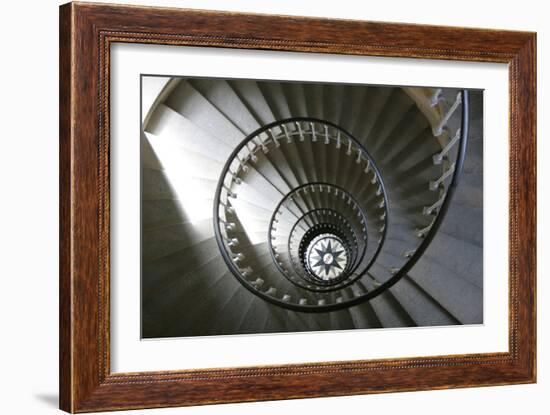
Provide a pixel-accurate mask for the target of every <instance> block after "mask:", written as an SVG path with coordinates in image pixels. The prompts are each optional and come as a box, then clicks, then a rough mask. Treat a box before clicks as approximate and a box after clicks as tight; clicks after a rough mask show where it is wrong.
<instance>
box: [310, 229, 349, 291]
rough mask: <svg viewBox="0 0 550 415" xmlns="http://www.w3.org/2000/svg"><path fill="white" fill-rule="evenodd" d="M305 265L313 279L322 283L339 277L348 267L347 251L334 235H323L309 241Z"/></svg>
mask: <svg viewBox="0 0 550 415" xmlns="http://www.w3.org/2000/svg"><path fill="white" fill-rule="evenodd" d="M306 255H307V265H308V268H309V271H310V272H311V273H312V274H313V276H314V277H316V278H319V279H322V280H324V281H327V280H333V279H335V278H338V277H340V275H342V273H343V272H344V271H345V270H346V268H347V265H348V250H347V248H346V247H345V246H344V243H343V242H342V240H341V239H340V238H338V237H337V236H336V235H332V234H323V235H319V236H317V237H316V238H314V239H313V241H311V243H310V244H309V247H308V249H307V254H306Z"/></svg>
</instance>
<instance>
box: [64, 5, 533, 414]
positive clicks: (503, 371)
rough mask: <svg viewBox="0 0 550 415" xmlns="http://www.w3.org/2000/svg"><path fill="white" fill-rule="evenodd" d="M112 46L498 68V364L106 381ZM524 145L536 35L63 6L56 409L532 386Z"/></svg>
mask: <svg viewBox="0 0 550 415" xmlns="http://www.w3.org/2000/svg"><path fill="white" fill-rule="evenodd" d="M335 32H337V33H338V36H334V33H335ZM119 42H120V43H141V44H156V45H187V46H208V47H218V48H236V49H263V50H280V51H300V52H311V53H332V54H347V55H368V56H381V57H406V58H422V59H445V60H454V61H476V62H498V63H506V64H508V65H509V88H510V89H509V91H510V96H509V106H510V118H509V122H510V137H509V144H510V153H509V161H510V189H509V201H510V235H509V255H510V270H509V287H510V292H509V311H510V315H509V351H508V352H506V353H483V354H467V355H452V356H435V357H422V358H394V359H383V360H365V361H344V362H333V363H331V362H322V363H313V362H308V363H303V364H288V365H282V366H264V367H246V368H239V367H235V368H229V369H200V368H197V369H193V370H185V371H176V370H174V371H167V372H145V373H111V371H110V334H109V330H110V323H109V321H110V320H109V312H110V311H109V304H110V303H109V301H110V291H109V270H110V251H109V249H110V248H109V240H110V234H109V231H110V222H109V206H110V205H109V197H110V195H109V169H110V166H109V148H110V144H109V125H110V124H109V123H110V114H109V91H110V89H109V88H110V85H109V70H110V46H111V45H113V44H114V43H119ZM535 139H536V35H535V34H534V33H527V32H512V31H501V30H498V31H497V30H485V29H467V28H456V27H439V26H426V25H409V24H394V23H377V22H363V21H348V20H328V19H318V18H303V17H288V16H269V15H253V14H239V13H226V12H211V11H197V10H183V9H168V8H151V7H133V6H115V5H105V4H86V3H70V4H66V5H63V6H61V8H60V407H61V409H63V410H65V411H68V412H91V411H105V410H120V409H137V408H153V407H171V406H183V405H199V404H208V403H224V402H244V401H261V400H272V399H291V398H306V397H318V396H342V395H354V394H366V393H378V392H398V391H412V390H426V389H444V388H456V387H472V386H488V385H506V384H516V383H532V382H535V380H536V315H535V311H536V305H535V300H536V293H535V289H536V279H535V277H536V276H535V272H536V271H535V269H536V266H535V261H536V211H535V205H536V171H535V169H536V159H535V157H536V154H535V151H536V143H535Z"/></svg>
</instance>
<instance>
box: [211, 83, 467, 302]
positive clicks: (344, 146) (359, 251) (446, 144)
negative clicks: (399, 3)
mask: <svg viewBox="0 0 550 415" xmlns="http://www.w3.org/2000/svg"><path fill="white" fill-rule="evenodd" d="M434 97H436V95H435V94H434ZM434 97H432V101H433V100H435V103H434V104H433V105H439V103H440V97H439V95H437V97H436V98H437V99H436V98H434ZM460 106H461V110H462V119H461V126H460V128H459V129H457V130H456V132H454V134H451V131H449V130H448V129H446V127H445V126H446V123H447V122H448V121H449V119H450V117H451V116H452V114H453V112H454V111H455V110H457V109H458V107H460ZM468 112H469V99H468V91H467V90H463V91H461V92H460V94H459V95H458V97H457V99H456V101H455V102H454V103H452V105H450V106H449V107H448V111H447V112H446V113H444V114H442V116H441V117H440V123H439V124H438V125H437V127H436V128H437V131H435V130H434V136H436V137H438V139H439V141H440V143H441V151H439V152H438V153H436V154H433V156H432V158H431V163H432V164H433V165H434V166H438V168H440V169H441V175H440V176H439V177H438V178H436V179H434V180H431V181H429V182H428V183H426V186H427V188H428V189H429V191H430V192H436V195H435V196H434V200H435V201H434V202H433V203H431V204H429V205H425V206H423V207H422V208H421V212H418V214H419V215H421V216H422V217H425V218H426V223H427V225H426V226H424V227H421V228H418V229H417V230H416V231H415V237H416V240H417V241H418V243H417V244H416V245H412V246H409V247H407V248H406V249H405V250H404V251H403V253H402V255H401V256H402V258H401V259H400V261H401V263H399V261H397V260H395V266H388V264H387V263H382V262H380V263H378V262H379V261H378V259H379V258H381V257H382V256H381V254H382V253H383V252H384V243H385V238H386V230H387V229H388V225H389V220H390V214H391V211H392V209H391V201H390V200H389V197H388V193H387V192H386V188H385V185H384V180H383V177H382V175H381V173H380V170H379V169H378V167H377V166H376V164H375V162H374V160H373V159H372V158H371V156H370V155H369V153H368V151H367V149H366V148H364V146H363V145H362V144H361V142H360V141H359V140H357V139H356V138H355V137H353V136H352V135H351V134H349V133H348V132H346V131H344V130H343V129H342V128H340V127H339V126H337V125H335V124H332V123H329V122H327V121H323V120H320V119H314V118H291V119H285V120H281V121H276V122H273V123H270V124H268V125H266V126H263V127H261V128H259V129H258V130H256V131H254V132H253V133H252V134H250V135H248V136H247V137H246V138H245V139H244V140H243V141H242V142H241V143H240V144H239V145H238V146H237V147H236V148H235V149H234V151H233V152H232V154H231V155H230V156H229V158H228V160H227V162H226V163H225V166H224V167H223V169H222V173H221V175H220V179H219V182H218V184H217V188H216V192H215V197H214V212H213V213H214V214H213V218H214V233H215V237H216V241H217V244H218V246H219V248H220V252H221V254H222V257H223V259H224V261H225V263H226V264H227V266H228V267H229V269H230V270H231V272H232V274H233V275H234V276H235V277H236V278H237V279H238V281H239V282H240V283H241V284H242V285H243V286H244V287H246V288H247V289H248V290H249V291H251V292H252V293H254V294H255V295H257V296H259V297H260V298H262V299H264V300H266V301H268V302H270V303H273V304H276V305H279V306H281V307H284V308H287V309H292V310H296V311H304V312H325V311H331V310H337V309H342V308H346V307H350V306H353V305H357V304H360V303H362V302H364V301H367V300H369V299H372V298H374V297H375V296H377V295H379V294H381V293H382V292H384V291H385V290H387V289H388V288H390V287H391V286H392V285H394V284H395V283H396V282H397V281H399V280H400V279H401V278H402V277H403V276H405V275H406V274H407V272H408V271H409V270H410V269H411V268H412V267H413V266H414V265H415V263H416V262H417V261H418V259H419V258H420V257H421V256H422V255H423V253H424V252H425V251H426V249H427V248H428V246H429V245H430V243H431V241H432V240H433V238H434V236H435V235H436V233H437V231H438V229H439V227H440V225H441V223H442V221H443V219H444V217H445V214H446V212H447V210H448V207H449V204H450V202H451V199H452V196H453V194H454V192H455V190H456V187H457V185H458V182H459V177H460V173H461V169H462V165H463V163H464V157H465V153H466V146H467V141H468V123H469V113H468ZM436 133H437V134H436ZM312 149H314V150H315V151H312ZM292 157H297V159H299V160H301V161H302V162H303V161H304V160H309V162H310V163H311V162H312V161H313V162H314V160H315V158H314V157H321V158H323V160H326V159H327V158H333V159H334V160H335V161H334V163H335V164H334V165H333V166H332V167H333V168H332V171H330V170H331V169H327V171H325V172H322V174H317V173H316V174H317V175H321V176H323V177H314V176H315V175H314V174H313V173H312V172H311V171H306V170H307V169H303V166H307V163H306V164H300V163H294V162H293V160H296V158H294V159H292ZM344 163H345V164H347V165H348V166H347V168H346V169H344V168H342V166H343V165H344ZM339 167H340V168H339ZM301 169H302V170H301ZM265 171H274V172H276V173H277V174H278V176H277V177H279V179H280V180H278V181H277V182H275V183H273V182H272V181H268V180H267V179H265V176H266V174H265ZM349 172H354V174H356V175H357V174H358V172H360V174H361V175H363V179H362V180H361V178H360V177H350V178H349V180H346V177H337V175H338V174H343V175H344V176H345V175H346V174H349ZM268 182H269V183H268ZM342 183H344V184H345V185H343V184H342ZM260 185H265V186H269V191H270V192H271V193H272V194H273V200H276V201H277V203H274V202H270V201H267V200H259V199H258V200H256V198H257V197H258V198H259V196H257V195H256V193H255V192H254V186H260ZM241 199H244V200H242V201H241ZM251 200H252V201H254V202H255V203H256V205H259V206H261V208H262V209H263V211H264V213H265V214H257V216H256V217H253V216H254V215H251V214H250V213H249V212H247V210H246V204H247V203H249V202H250V201H251ZM251 238H256V239H258V240H260V241H261V243H260V245H265V246H266V249H267V250H268V252H269V254H270V256H269V258H270V260H271V261H268V262H267V263H266V262H265V259H264V256H265V255H264V254H263V251H262V253H260V252H259V251H258V252H256V251H255V250H254V249H250V248H251V247H252V246H253V245H255V246H258V244H257V243H254V244H253V243H252V242H251V240H250V239H251ZM260 257H262V258H260ZM386 260H387V257H386ZM375 264H376V265H377V266H379V267H382V268H384V269H386V270H387V271H388V272H389V274H390V275H391V277H390V278H389V279H387V280H382V279H379V278H378V276H377V271H375V270H374V265H375ZM369 287H370V288H369Z"/></svg>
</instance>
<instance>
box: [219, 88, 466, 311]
mask: <svg viewBox="0 0 550 415" xmlns="http://www.w3.org/2000/svg"><path fill="white" fill-rule="evenodd" d="M295 121H315V122H319V123H323V124H327V125H331V126H332V127H334V128H336V129H338V130H340V131H342V132H344V133H345V134H346V135H347V138H348V139H350V140H353V141H354V142H355V143H356V144H357V145H359V146H360V147H361V148H363V146H362V145H361V144H360V143H359V142H358V141H357V140H356V139H355V138H354V137H352V136H351V135H350V134H347V133H346V132H345V131H344V130H342V129H341V128H340V127H338V126H336V125H334V124H332V123H328V122H326V121H322V120H317V119H312V118H293V119H288V120H283V121H276V122H273V123H270V124H268V125H266V126H264V127H262V128H260V129H258V130H256V131H255V132H254V133H252V134H251V135H249V136H248V137H247V138H245V139H244V140H243V141H242V142H241V143H240V144H239V146H237V148H236V149H235V150H234V151H233V152H232V154H231V155H230V157H229V159H228V161H227V162H226V164H225V166H224V168H223V170H222V171H223V172H224V173H223V174H222V176H221V177H220V181H219V183H218V186H217V189H216V194H215V198H214V233H215V237H216V240H217V242H218V245H219V246H220V248H221V249H220V251H221V254H222V257H223V258H224V261H225V262H226V264H227V265H228V267H229V269H230V270H231V271H232V273H233V274H234V275H235V276H236V277H237V278H238V280H239V281H240V282H241V283H242V284H243V286H244V287H245V288H247V289H248V290H250V291H252V292H253V293H254V294H256V295H258V296H259V297H261V298H263V299H264V300H266V301H268V302H270V303H273V304H277V305H279V306H282V307H284V308H288V309H291V310H295V311H302V312H326V311H333V310H338V309H342V308H347V307H350V306H353V305H357V304H360V303H362V302H364V301H367V300H369V299H371V298H373V297H375V296H377V295H378V294H380V293H382V292H383V291H385V290H387V289H388V288H390V287H391V286H393V285H394V284H395V283H397V282H398V281H399V280H400V279H401V278H402V277H403V276H405V275H406V274H407V273H408V272H409V270H410V269H411V268H412V267H413V266H414V265H415V264H416V262H417V261H418V260H419V258H420V257H421V256H422V255H423V253H424V252H425V251H426V249H427V248H428V246H429V245H430V243H431V242H432V240H433V238H434V237H435V235H436V233H437V231H438V229H439V227H440V226H441V223H442V222H443V219H444V217H445V214H446V213H447V210H448V208H449V206H450V203H451V200H452V197H453V195H454V192H455V191H456V187H457V185H458V183H459V177H460V173H461V171H462V166H463V164H464V158H465V154H466V148H467V141H468V133H469V95H468V91H467V90H463V91H462V126H461V137H460V145H459V150H458V154H457V160H456V164H455V170H454V173H453V175H452V179H451V183H450V184H449V186H448V188H447V191H446V194H445V196H444V200H443V202H442V204H441V206H440V207H439V209H438V213H437V215H436V217H435V219H434V221H433V223H432V225H431V227H430V229H429V230H428V232H427V234H426V235H425V236H424V239H423V240H422V242H421V243H420V245H419V246H418V247H417V248H416V250H415V251H414V253H413V254H412V255H411V256H410V258H409V260H408V261H407V262H406V263H405V264H404V265H403V266H402V267H401V268H400V269H399V270H398V271H397V272H396V273H395V275H393V277H391V278H390V279H389V280H388V281H386V282H384V283H382V284H381V285H380V286H378V287H377V288H375V289H374V290H372V291H369V292H367V293H364V294H362V295H361V296H358V297H356V298H352V299H347V300H345V301H341V302H336V303H332V304H316V305H309V304H293V303H291V302H285V301H282V300H280V299H278V298H274V297H272V296H270V295H268V294H266V293H264V292H262V291H260V290H257V289H255V287H254V286H253V285H252V284H251V283H250V282H249V281H247V280H246V279H245V278H244V277H243V276H242V275H241V274H240V271H239V269H238V268H237V267H236V265H235V264H234V263H233V261H232V260H231V258H230V257H229V254H228V252H227V251H226V249H225V245H224V242H223V238H222V234H221V229H220V223H219V216H218V215H219V205H220V196H221V190H222V186H223V183H224V180H225V175H226V174H227V172H228V171H229V167H230V165H231V164H232V163H233V161H234V158H235V157H236V156H237V155H238V153H239V152H240V151H241V150H242V148H243V147H244V146H245V145H247V143H248V141H249V140H251V139H252V138H254V137H256V136H258V135H259V134H261V133H263V132H265V131H267V130H269V129H271V128H274V127H276V126H277V125H281V124H282V123H284V122H295ZM264 144H265V143H264ZM363 151H364V153H365V155H366V156H367V157H368V160H369V161H370V163H371V166H372V169H373V171H374V172H375V175H377V176H378V178H379V183H380V186H381V188H382V192H383V195H384V199H385V201H386V202H385V206H386V215H385V221H386V226H385V228H384V235H383V237H384V238H385V233H386V229H387V222H388V216H389V210H390V209H389V205H388V201H387V193H386V189H385V187H384V183H383V180H382V177H381V175H380V173H379V171H378V169H377V167H376V165H375V164H374V162H373V160H372V157H370V154H369V153H368V152H367V151H366V149H364V150H363ZM382 246H383V243H381V244H380V246H379V249H381V247H382ZM367 272H368V268H367V269H366V270H365V271H364V272H363V273H362V275H365V274H366V273H367Z"/></svg>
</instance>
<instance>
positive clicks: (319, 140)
mask: <svg viewBox="0 0 550 415" xmlns="http://www.w3.org/2000/svg"><path fill="white" fill-rule="evenodd" d="M535 62H536V36H535V34H534V33H527V32H512V31H496V30H489V29H466V28H456V27H439V26H424V25H408V24H395V23H381V22H365V21H350V20H329V19H316V18H304V17H289V16H270V15H249V14H238V13H225V12H208V11H198V10H185V9H169V8H152V7H135V6H120V5H106V4H86V3H69V4H66V5H63V6H61V8H60V223H61V225H60V407H61V409H63V410H65V411H68V412H91V411H105V410H121V409H137V408H153V407H169V406H184V405H199V404H207V403H223V402H244V401H259V400H270V399H290V398H305V397H316V396H340V395H353V394H366V393H377V392H398V391H411V390H425V389H442V388H455V387H472V386H488V385H505V384H517V383H531V382H535V381H536V324H535V316H536V313H535V311H536V305H535V298H536V295H535V294H536V293H535V289H536V279H535V277H536V276H535V260H536V232H535V223H536V222H535V221H536V211H535V200H536V199H535V198H536V195H535V191H536V186H535V180H536V171H535V166H536V163H535V149H536V145H535V137H536V108H535V102H536V73H535V68H536V65H535Z"/></svg>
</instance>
